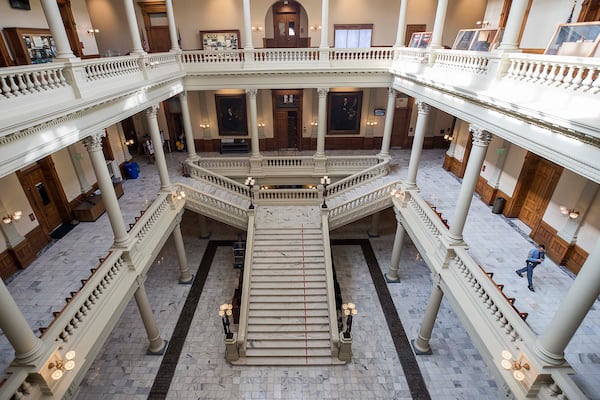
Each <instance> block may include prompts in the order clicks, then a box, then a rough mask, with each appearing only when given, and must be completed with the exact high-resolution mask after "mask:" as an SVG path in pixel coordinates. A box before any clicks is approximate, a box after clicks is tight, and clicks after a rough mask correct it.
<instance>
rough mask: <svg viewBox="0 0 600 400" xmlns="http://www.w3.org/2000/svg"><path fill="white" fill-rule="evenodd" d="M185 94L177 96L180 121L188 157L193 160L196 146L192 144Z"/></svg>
mask: <svg viewBox="0 0 600 400" xmlns="http://www.w3.org/2000/svg"><path fill="white" fill-rule="evenodd" d="M187 99H188V95H187V92H183V93H181V94H180V95H179V102H180V103H181V119H182V120H183V130H184V134H185V145H186V146H187V151H188V157H190V158H194V157H196V156H197V154H196V144H195V143H194V130H193V129H192V119H191V117H190V107H189V105H188V100H187Z"/></svg>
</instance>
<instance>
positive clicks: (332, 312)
mask: <svg viewBox="0 0 600 400" xmlns="http://www.w3.org/2000/svg"><path fill="white" fill-rule="evenodd" d="M321 231H322V232H323V252H324V256H325V284H326V286H327V310H328V314H329V337H330V340H331V355H332V356H335V357H337V355H338V348H339V341H340V337H339V332H338V323H337V309H336V304H335V282H334V279H333V265H332V262H331V242H330V240H329V212H328V210H327V209H321Z"/></svg>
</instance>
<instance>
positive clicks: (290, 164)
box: [260, 157, 315, 169]
mask: <svg viewBox="0 0 600 400" xmlns="http://www.w3.org/2000/svg"><path fill="white" fill-rule="evenodd" d="M260 165H261V167H262V168H286V169H287V168H304V169H309V168H310V169H312V168H314V166H315V159H314V157H266V158H264V159H263V160H262V161H261V163H260Z"/></svg>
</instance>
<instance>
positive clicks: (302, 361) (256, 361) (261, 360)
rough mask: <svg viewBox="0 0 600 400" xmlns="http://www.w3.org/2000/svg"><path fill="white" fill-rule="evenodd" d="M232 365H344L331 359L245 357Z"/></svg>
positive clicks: (335, 359) (342, 362)
mask: <svg viewBox="0 0 600 400" xmlns="http://www.w3.org/2000/svg"><path fill="white" fill-rule="evenodd" d="M232 364H233V365H262V366H272V365H276V366H286V365H298V366H299V365H302V366H306V365H342V364H346V363H345V362H344V361H340V360H338V359H337V358H333V357H247V358H240V359H239V360H237V361H233V362H232Z"/></svg>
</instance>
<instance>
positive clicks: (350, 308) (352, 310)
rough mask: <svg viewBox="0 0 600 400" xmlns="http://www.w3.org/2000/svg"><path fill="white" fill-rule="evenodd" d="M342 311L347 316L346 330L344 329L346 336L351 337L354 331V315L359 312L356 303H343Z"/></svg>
mask: <svg viewBox="0 0 600 400" xmlns="http://www.w3.org/2000/svg"><path fill="white" fill-rule="evenodd" d="M342 313H343V314H344V315H345V316H346V331H344V337H345V338H349V337H350V333H351V332H352V317H353V316H355V315H356V314H358V310H357V309H356V305H355V304H354V303H344V304H342Z"/></svg>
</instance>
